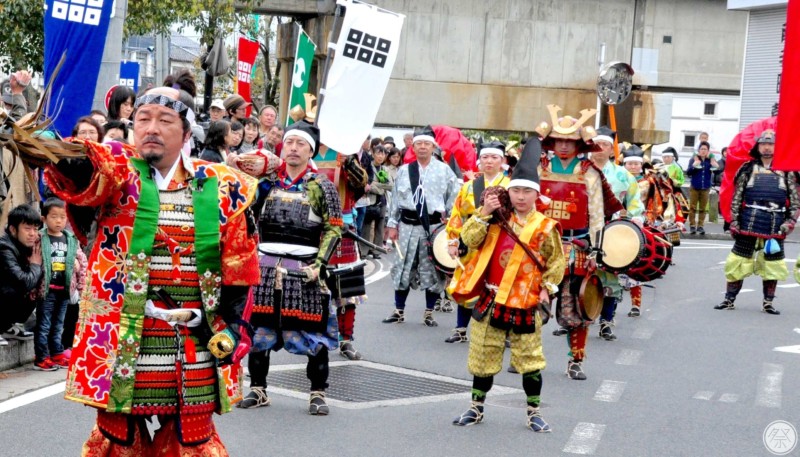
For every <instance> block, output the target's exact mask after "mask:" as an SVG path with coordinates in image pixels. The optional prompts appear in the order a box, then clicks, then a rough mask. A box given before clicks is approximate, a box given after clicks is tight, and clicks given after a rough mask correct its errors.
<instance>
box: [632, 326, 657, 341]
mask: <svg viewBox="0 0 800 457" xmlns="http://www.w3.org/2000/svg"><path fill="white" fill-rule="evenodd" d="M654 331H655V329H653V328H648V327H640V328H637V329H636V330H634V332H633V335H631V338H635V339H637V340H649V339H650V338H651V337H652V336H653V332H654Z"/></svg>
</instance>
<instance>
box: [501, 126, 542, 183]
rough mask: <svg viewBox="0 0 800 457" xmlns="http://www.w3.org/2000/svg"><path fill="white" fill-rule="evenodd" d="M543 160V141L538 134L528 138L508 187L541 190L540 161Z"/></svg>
mask: <svg viewBox="0 0 800 457" xmlns="http://www.w3.org/2000/svg"><path fill="white" fill-rule="evenodd" d="M541 160H542V141H541V140H540V139H539V137H537V136H536V135H534V136H532V137H531V138H528V141H526V142H525V148H524V149H522V154H520V157H519V162H517V165H516V166H515V167H514V174H513V175H512V179H511V182H510V183H508V187H509V188H510V187H528V188H530V189H536V190H537V191H538V190H540V187H539V162H540V161H541Z"/></svg>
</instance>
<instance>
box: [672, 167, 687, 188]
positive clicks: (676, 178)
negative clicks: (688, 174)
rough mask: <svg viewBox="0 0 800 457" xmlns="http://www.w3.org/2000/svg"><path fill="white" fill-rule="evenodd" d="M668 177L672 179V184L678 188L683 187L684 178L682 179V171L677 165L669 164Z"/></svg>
mask: <svg viewBox="0 0 800 457" xmlns="http://www.w3.org/2000/svg"><path fill="white" fill-rule="evenodd" d="M669 177H670V179H672V182H673V183H674V184H675V185H676V186H678V187H680V186H682V185H683V182H684V180H685V179H686V178H684V177H683V169H682V168H681V167H680V166H679V165H675V164H674V163H673V164H670V167H669Z"/></svg>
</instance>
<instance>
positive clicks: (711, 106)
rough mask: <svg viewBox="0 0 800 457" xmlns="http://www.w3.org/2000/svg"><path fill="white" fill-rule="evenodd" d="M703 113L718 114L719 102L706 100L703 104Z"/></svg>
mask: <svg viewBox="0 0 800 457" xmlns="http://www.w3.org/2000/svg"><path fill="white" fill-rule="evenodd" d="M703 115H704V116H716V115H717V104H716V103H713V102H706V103H705V104H704V106H703Z"/></svg>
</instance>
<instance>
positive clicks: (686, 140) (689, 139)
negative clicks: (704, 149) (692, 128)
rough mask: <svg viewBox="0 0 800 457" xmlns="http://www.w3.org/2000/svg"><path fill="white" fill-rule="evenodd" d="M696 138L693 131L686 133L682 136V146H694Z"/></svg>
mask: <svg viewBox="0 0 800 457" xmlns="http://www.w3.org/2000/svg"><path fill="white" fill-rule="evenodd" d="M696 139H697V135H696V134H694V133H691V134H686V135H684V136H683V147H685V148H694V142H695V140H696Z"/></svg>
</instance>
